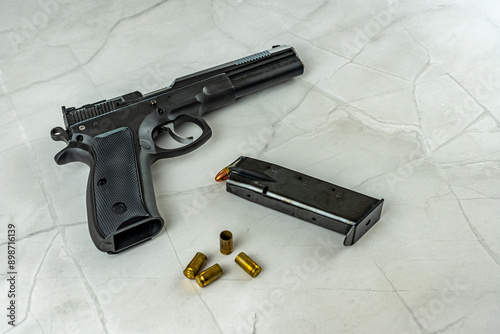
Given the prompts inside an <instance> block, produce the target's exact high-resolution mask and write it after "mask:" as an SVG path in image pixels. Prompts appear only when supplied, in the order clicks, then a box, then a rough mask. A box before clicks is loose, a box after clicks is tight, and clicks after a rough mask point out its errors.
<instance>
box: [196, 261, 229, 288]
mask: <svg viewBox="0 0 500 334" xmlns="http://www.w3.org/2000/svg"><path fill="white" fill-rule="evenodd" d="M223 273H224V272H223V271H222V268H221V266H219V264H218V263H216V264H214V265H213V266H211V267H210V268H208V269H207V270H203V271H202V272H201V273H200V274H198V275H196V277H195V278H196V282H198V285H199V286H201V287H202V288H203V287H206V286H207V285H209V284H210V283H212V282H213V281H215V280H216V279H218V278H219V277H221V276H222V274H223Z"/></svg>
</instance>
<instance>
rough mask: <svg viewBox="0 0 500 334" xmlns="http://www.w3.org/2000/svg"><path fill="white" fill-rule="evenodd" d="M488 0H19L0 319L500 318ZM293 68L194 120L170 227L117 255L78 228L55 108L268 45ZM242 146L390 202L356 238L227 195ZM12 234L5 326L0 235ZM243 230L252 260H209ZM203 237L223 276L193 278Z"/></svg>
mask: <svg viewBox="0 0 500 334" xmlns="http://www.w3.org/2000/svg"><path fill="white" fill-rule="evenodd" d="M499 24H500V6H499V5H498V2H497V1H493V0H490V1H472V0H470V1H445V0H437V1H434V0H433V1H430V0H427V1H397V0H394V1H391V2H387V1H368V0H365V1H362V0H357V1H335V2H334V1H308V2H305V1H298V0H294V1H268V0H257V1H250V0H246V1H245V0H214V1H212V2H207V1H179V0H171V1H153V0H147V1H140V2H139V1H130V0H129V1H116V0H115V1H106V2H104V1H102V2H98V1H72V0H67V1H65V2H64V3H63V2H56V1H55V0H41V1H40V2H36V1H14V0H6V1H2V3H1V10H0V40H1V45H2V47H1V48H0V88H1V89H0V113H1V117H0V135H1V138H2V140H1V141H0V163H1V171H2V172H1V173H0V180H1V184H2V188H1V189H2V190H1V192H0V194H1V197H0V222H1V227H0V229H1V231H0V236H1V240H0V242H1V247H0V254H1V256H0V261H1V264H0V268H2V269H1V272H0V278H2V280H1V283H0V287H1V289H0V309H2V310H4V311H2V312H0V315H1V317H0V319H2V320H1V321H0V330H1V331H2V332H8V333H12V334H14V333H200V332H203V333H307V332H310V333H498V331H499V327H500V317H499V314H500V243H499V241H498V240H499V237H500V235H499V234H500V225H499V219H498V217H499V216H500V205H499V199H500V190H499V189H500V169H499V161H500V149H499V147H500V146H499V144H500V132H499V119H500V93H499V88H500V53H499V52H500V51H499V50H498V47H499V45H500V28H499ZM275 44H288V45H292V46H294V47H295V48H296V50H297V52H298V53H299V55H300V56H301V57H302V59H303V61H304V63H305V65H306V71H305V74H304V75H303V76H302V77H300V78H297V79H294V80H291V81H289V82H286V83H284V84H281V85H279V86H276V87H274V88H272V89H268V90H266V91H263V92H261V93H258V94H254V95H252V96H248V97H246V98H243V99H241V100H240V101H238V102H237V103H236V104H234V105H232V106H229V107H226V108H224V109H223V110H220V111H218V112H214V113H213V114H210V115H208V116H207V121H208V123H209V124H210V125H211V127H212V129H213V132H214V135H213V137H212V139H211V140H210V141H209V142H208V143H207V144H205V145H204V146H203V147H202V148H200V149H199V150H197V151H195V152H194V153H191V154H189V155H186V156H182V157H179V158H175V159H171V160H169V161H161V162H159V163H157V164H156V165H154V167H153V176H154V183H155V188H156V195H157V200H158V207H159V209H160V212H161V213H162V215H163V216H164V217H165V219H166V229H165V230H164V231H163V232H162V233H161V234H160V235H159V236H158V237H157V238H156V239H155V240H154V241H151V242H148V243H146V244H143V245H142V246H140V247H136V248H134V249H132V250H130V251H127V252H125V253H123V254H119V255H117V256H109V255H106V254H104V253H100V252H98V251H97V250H96V249H95V248H94V245H93V244H92V242H91V240H90V237H89V234H88V230H87V223H86V209H85V188H86V183H87V175H88V167H86V166H85V165H83V164H70V165H65V166H58V165H56V164H55V163H54V161H53V156H54V155H55V154H56V153H57V152H58V151H59V150H60V149H62V148H63V146H64V145H63V143H61V142H54V141H52V140H51V139H50V136H49V131H50V129H51V128H52V127H54V126H58V125H62V117H61V113H60V106H61V105H66V106H76V107H78V106H80V105H82V104H85V103H89V102H94V101H97V100H101V99H105V98H112V97H115V96H118V95H122V94H124V93H128V92H131V91H134V90H140V91H142V92H148V91H152V90H154V89H157V88H161V87H163V86H166V85H168V84H169V83H170V82H171V81H172V80H173V79H174V78H175V77H179V76H182V75H185V74H189V73H191V72H194V71H198V70H202V69H204V68H207V67H210V66H214V65H217V64H220V63H223V62H226V61H229V60H233V59H236V58H239V57H242V56H246V55H249V54H251V53H254V52H258V51H262V50H264V49H267V48H269V47H270V46H272V45H275ZM240 155H248V156H253V157H256V158H261V159H264V160H269V161H272V162H274V163H276V164H280V165H284V166H287V167H289V168H292V169H296V170H299V171H302V172H304V173H308V174H310V175H313V176H316V177H319V178H322V179H325V180H328V181H331V182H333V183H336V184H339V185H343V186H345V187H349V188H353V189H355V190H357V191H360V192H363V193H366V194H368V195H371V196H374V197H379V198H380V197H383V198H384V199H385V200H386V202H385V206H384V212H383V216H382V219H381V221H380V222H379V223H378V224H377V225H376V226H375V227H374V228H373V229H372V230H370V231H369V233H368V234H366V235H365V236H364V237H363V238H362V239H361V240H360V241H359V242H358V243H357V244H356V245H354V246H352V247H349V248H345V247H343V246H342V241H343V236H342V235H340V234H336V233H333V232H329V231H327V230H324V229H321V228H319V227H316V226H314V225H310V224H307V223H305V222H303V221H300V220H296V219H293V218H290V217H288V216H285V215H283V214H280V213H278V212H274V211H271V210H269V209H266V208H264V207H259V206H257V205H254V204H252V203H250V202H247V201H244V200H241V199H240V198H238V197H236V196H233V195H230V194H228V193H226V192H225V189H224V185H223V184H215V183H214V181H213V176H214V175H215V174H216V173H217V172H218V171H219V170H220V169H221V168H222V167H224V165H226V164H227V163H229V162H232V161H233V160H234V159H235V158H236V157H238V156H240ZM8 223H13V224H15V225H16V227H17V233H18V238H19V240H18V242H17V252H18V254H17V257H18V259H17V261H18V265H17V270H18V272H19V276H18V285H17V289H18V298H17V307H18V308H17V311H18V313H17V326H16V327H15V328H11V326H9V325H8V324H7V319H6V316H5V314H6V310H5V308H6V307H7V306H8V305H7V302H8V301H7V283H6V274H5V273H6V272H7V267H6V261H7V260H6V252H7V250H6V241H7V240H6V231H7V224H8ZM223 229H229V230H231V231H232V232H233V233H234V235H235V248H236V249H235V252H239V251H245V252H246V253H248V254H249V255H251V256H252V257H254V258H255V260H256V261H257V262H259V263H260V264H261V265H262V267H263V271H262V273H261V275H260V276H259V277H257V278H255V279H252V278H250V277H249V276H248V275H246V274H245V273H244V272H243V271H241V270H240V269H239V268H237V267H236V266H235V265H234V263H233V259H234V256H228V257H224V256H222V255H220V254H218V250H217V247H218V233H219V232H220V231H221V230H223ZM197 251H202V252H205V253H206V254H207V255H208V256H209V258H210V259H209V262H210V263H215V262H218V263H220V264H221V266H222V267H223V268H224V270H225V274H224V276H223V277H221V279H220V280H218V281H217V282H215V283H213V284H212V285H210V286H209V287H207V288H205V289H200V288H199V287H198V286H197V285H196V283H195V282H194V281H189V280H187V279H185V278H184V277H183V275H182V269H183V267H184V266H185V265H186V264H187V262H189V260H190V259H191V257H192V256H193V254H194V253H195V252H197Z"/></svg>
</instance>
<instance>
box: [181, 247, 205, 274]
mask: <svg viewBox="0 0 500 334" xmlns="http://www.w3.org/2000/svg"><path fill="white" fill-rule="evenodd" d="M205 263H207V257H206V256H205V254H203V253H200V252H198V253H196V255H195V256H194V257H193V259H192V260H191V262H189V264H188V265H187V267H186V269H184V276H186V277H187V278H189V279H194V278H195V276H196V274H197V273H198V272H199V271H200V270H201V268H203V266H204V265H205Z"/></svg>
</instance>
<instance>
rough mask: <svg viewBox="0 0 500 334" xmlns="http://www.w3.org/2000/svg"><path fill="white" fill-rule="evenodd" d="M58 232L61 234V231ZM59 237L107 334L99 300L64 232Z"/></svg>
mask: <svg viewBox="0 0 500 334" xmlns="http://www.w3.org/2000/svg"><path fill="white" fill-rule="evenodd" d="M59 231H60V232H61V229H60V230H59ZM61 236H62V241H63V246H64V249H65V251H66V253H67V254H68V256H69V258H70V259H71V262H73V265H74V266H75V268H76V270H77V271H78V275H79V276H80V280H81V282H82V284H83V286H84V287H85V290H86V292H87V294H88V296H89V297H90V299H91V301H92V303H93V304H94V307H95V309H96V312H97V315H98V318H99V321H100V323H101V326H102V329H103V331H104V333H106V334H108V333H109V331H108V328H107V325H106V318H105V316H104V312H103V310H102V306H101V304H100V303H99V299H98V298H97V295H96V294H95V292H94V290H93V289H92V287H91V286H90V284H89V282H88V280H87V277H86V276H85V273H84V272H83V269H82V267H81V266H80V264H79V263H78V261H77V260H76V259H75V257H74V256H73V254H72V253H71V252H70V251H69V249H68V246H67V240H66V236H65V233H64V231H62V233H61Z"/></svg>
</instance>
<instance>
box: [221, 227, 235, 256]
mask: <svg viewBox="0 0 500 334" xmlns="http://www.w3.org/2000/svg"><path fill="white" fill-rule="evenodd" d="M220 252H221V253H222V254H224V255H229V254H231V253H232V252H233V234H232V233H231V232H229V231H222V232H221V233H220Z"/></svg>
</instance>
